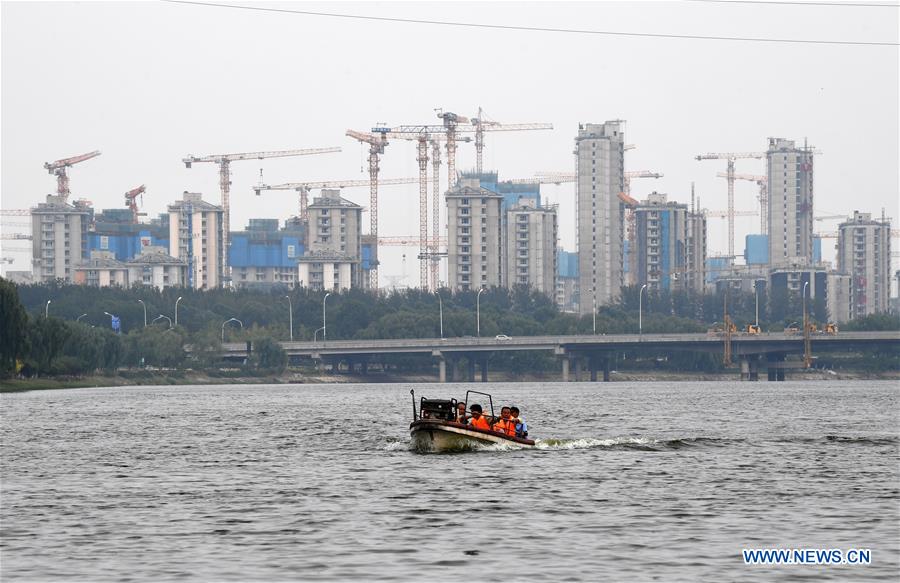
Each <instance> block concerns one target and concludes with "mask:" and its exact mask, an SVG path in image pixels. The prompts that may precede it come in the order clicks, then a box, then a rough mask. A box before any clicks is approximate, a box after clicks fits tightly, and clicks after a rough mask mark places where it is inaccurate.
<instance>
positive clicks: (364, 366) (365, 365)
mask: <svg viewBox="0 0 900 583" xmlns="http://www.w3.org/2000/svg"><path fill="white" fill-rule="evenodd" d="M359 372H361V373H362V375H363V376H366V375H368V374H369V361H368V359H365V358H364V359H363V361H362V362H361V363H359Z"/></svg>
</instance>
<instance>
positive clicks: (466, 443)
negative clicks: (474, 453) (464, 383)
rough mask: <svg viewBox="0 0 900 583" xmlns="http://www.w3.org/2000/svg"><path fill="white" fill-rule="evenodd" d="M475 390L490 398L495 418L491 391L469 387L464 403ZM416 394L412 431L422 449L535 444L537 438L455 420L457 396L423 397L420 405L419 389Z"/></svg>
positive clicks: (447, 449)
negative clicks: (417, 399)
mask: <svg viewBox="0 0 900 583" xmlns="http://www.w3.org/2000/svg"><path fill="white" fill-rule="evenodd" d="M470 393H475V394H478V395H483V396H485V397H487V398H488V402H489V404H490V409H491V415H490V417H491V418H494V419H496V418H497V416H496V415H494V402H493V399H492V398H491V396H490V395H489V394H487V393H482V392H479V391H467V392H466V400H465V401H464V403H469V394H470ZM410 394H411V395H412V396H413V421H412V423H410V424H409V435H410V439H411V441H412V447H413V449H414V450H416V451H420V452H446V451H468V450H472V449H478V448H480V447H483V446H489V445H509V446H512V447H521V448H532V447H534V440H533V439H527V438H523V437H515V436H512V435H507V434H506V433H500V432H497V431H490V430H485V429H477V428H475V427H471V426H470V425H463V424H462V423H457V422H456V421H454V419H455V418H456V406H457V404H458V401H457V400H456V399H426V398H425V397H422V399H421V401H420V402H419V407H418V410H417V409H416V397H415V391H412V390H411V391H410Z"/></svg>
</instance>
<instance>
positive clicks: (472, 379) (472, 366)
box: [466, 356, 475, 383]
mask: <svg viewBox="0 0 900 583" xmlns="http://www.w3.org/2000/svg"><path fill="white" fill-rule="evenodd" d="M466 360H467V361H468V362H467V363H466V365H467V366H468V367H469V371H468V372H469V374H468V375H467V378H466V380H468V381H469V382H470V383H474V382H475V359H474V358H472V357H471V356H469V357H467V358H466Z"/></svg>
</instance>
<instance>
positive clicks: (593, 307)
mask: <svg viewBox="0 0 900 583" xmlns="http://www.w3.org/2000/svg"><path fill="white" fill-rule="evenodd" d="M596 293H597V290H591V315H592V316H593V318H594V336H596V335H597V296H596V295H594V294H596Z"/></svg>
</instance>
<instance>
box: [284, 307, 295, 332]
mask: <svg viewBox="0 0 900 583" xmlns="http://www.w3.org/2000/svg"><path fill="white" fill-rule="evenodd" d="M284 297H285V298H286V299H287V301H288V317H289V318H290V320H289V325H290V327H291V342H293V341H294V304H293V302H291V296H284Z"/></svg>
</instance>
